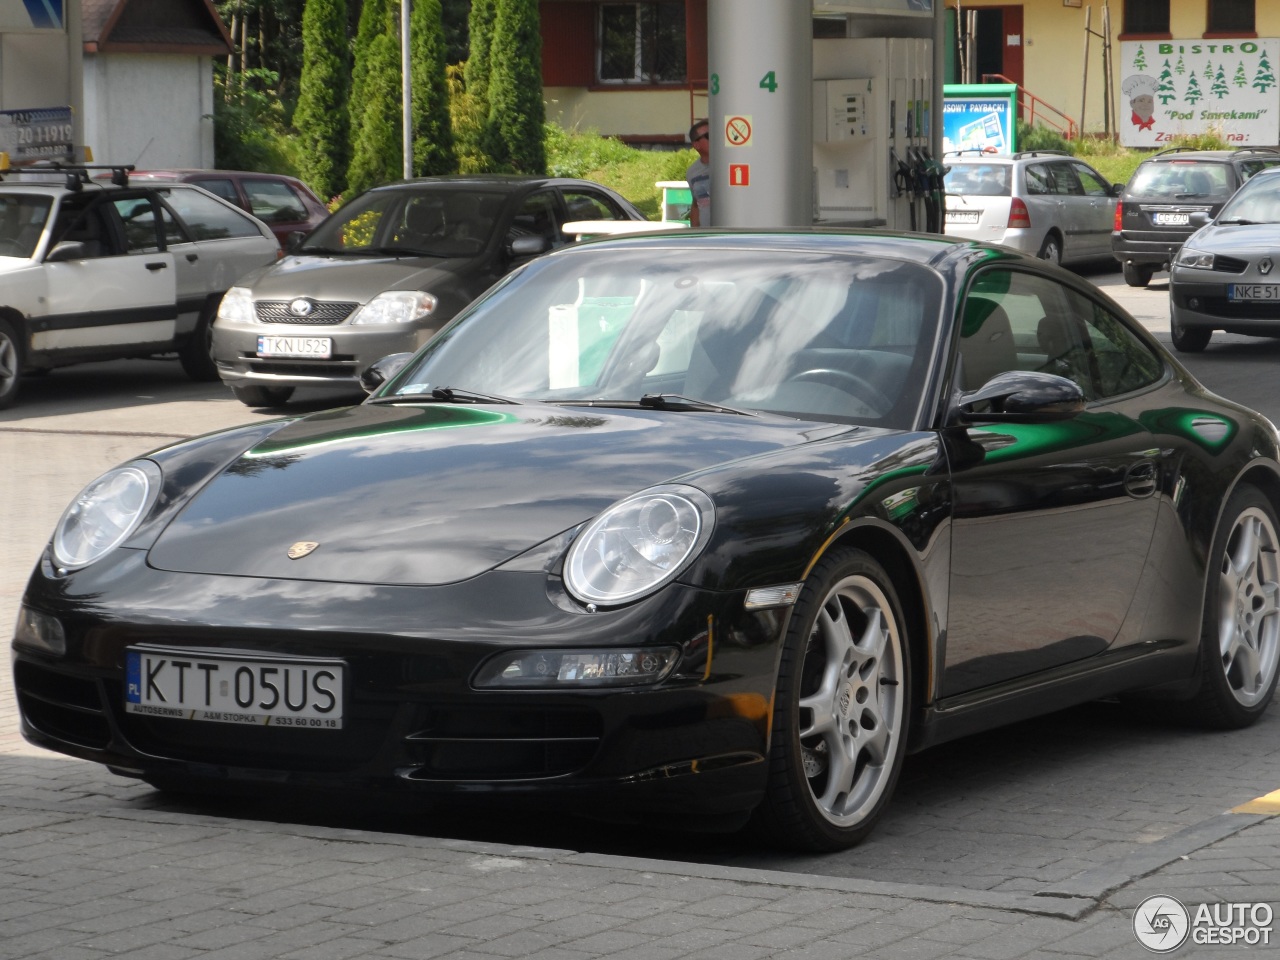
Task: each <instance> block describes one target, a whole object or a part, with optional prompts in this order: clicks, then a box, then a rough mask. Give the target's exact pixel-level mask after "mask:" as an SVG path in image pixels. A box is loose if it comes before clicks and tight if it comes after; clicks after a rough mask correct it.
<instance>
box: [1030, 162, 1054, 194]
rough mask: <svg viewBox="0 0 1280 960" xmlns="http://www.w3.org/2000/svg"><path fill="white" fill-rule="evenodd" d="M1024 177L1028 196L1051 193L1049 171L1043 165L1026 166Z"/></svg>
mask: <svg viewBox="0 0 1280 960" xmlns="http://www.w3.org/2000/svg"><path fill="white" fill-rule="evenodd" d="M1024 175H1025V176H1026V178H1027V193H1028V194H1031V195H1033V196H1041V195H1043V194H1046V193H1052V192H1053V188H1052V187H1051V186H1050V180H1049V169H1048V167H1046V166H1045V165H1044V164H1043V163H1030V164H1027V168H1026V172H1025V174H1024Z"/></svg>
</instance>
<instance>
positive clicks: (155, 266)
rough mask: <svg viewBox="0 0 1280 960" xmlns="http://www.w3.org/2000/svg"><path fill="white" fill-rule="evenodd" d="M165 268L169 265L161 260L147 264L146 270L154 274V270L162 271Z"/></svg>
mask: <svg viewBox="0 0 1280 960" xmlns="http://www.w3.org/2000/svg"><path fill="white" fill-rule="evenodd" d="M167 266H169V265H168V264H167V263H165V262H164V261H163V260H155V261H152V262H151V263H148V264H147V269H148V270H150V271H152V272H155V271H156V270H163V269H164V268H165V267H167Z"/></svg>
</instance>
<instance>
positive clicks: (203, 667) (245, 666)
mask: <svg viewBox="0 0 1280 960" xmlns="http://www.w3.org/2000/svg"><path fill="white" fill-rule="evenodd" d="M343 674H344V664H343V663H342V661H340V660H294V659H288V660H285V659H274V658H267V657H257V656H254V655H252V654H238V655H235V656H230V655H222V654H210V653H206V652H204V651H199V652H196V651H191V650H170V649H165V648H163V647H129V648H128V649H126V650H125V696H124V699H125V704H124V705H125V710H126V711H128V712H129V713H137V714H141V715H144V716H151V717H167V718H171V719H174V720H204V721H207V722H211V723H239V724H252V725H257V726H268V725H270V726H273V727H295V728H302V729H306V730H341V729H342V704H343V690H344V686H343V681H344V676H343Z"/></svg>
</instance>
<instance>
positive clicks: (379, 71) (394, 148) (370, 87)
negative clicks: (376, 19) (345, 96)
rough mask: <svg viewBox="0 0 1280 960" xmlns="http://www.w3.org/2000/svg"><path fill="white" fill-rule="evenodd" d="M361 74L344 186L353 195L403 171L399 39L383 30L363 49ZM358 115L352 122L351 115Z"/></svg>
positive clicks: (395, 177) (387, 180)
mask: <svg viewBox="0 0 1280 960" xmlns="http://www.w3.org/2000/svg"><path fill="white" fill-rule="evenodd" d="M364 63H365V69H364V70H363V72H362V76H361V89H362V91H363V93H362V99H363V103H362V104H360V109H359V111H358V112H357V111H356V109H355V106H356V105H355V104H353V105H352V109H353V112H352V117H353V123H352V135H353V137H354V140H353V143H352V147H351V166H350V168H349V169H348V170H347V189H348V190H349V191H350V192H351V194H352V195H354V194H356V193H359V192H361V191H363V190H368V189H369V188H370V187H376V186H377V185H378V184H380V183H388V182H390V181H392V180H399V179H400V177H401V175H402V174H403V172H404V165H403V159H402V145H401V142H400V130H401V116H400V112H401V111H400V103H401V97H400V39H399V36H398V34H395V35H393V34H392V33H391V32H388V31H384V32H382V33H380V34H378V35H376V36H374V37H373V39H372V40H371V41H370V42H369V44H368V46H367V47H366V48H365V51H364ZM357 116H358V117H359V121H358V122H355V120H354V118H355V117H357Z"/></svg>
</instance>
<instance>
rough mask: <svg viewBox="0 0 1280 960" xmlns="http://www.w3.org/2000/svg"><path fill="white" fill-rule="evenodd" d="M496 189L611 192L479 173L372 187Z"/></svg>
mask: <svg viewBox="0 0 1280 960" xmlns="http://www.w3.org/2000/svg"><path fill="white" fill-rule="evenodd" d="M432 186H438V187H447V188H457V187H468V186H469V187H479V186H482V187H498V188H502V189H505V190H507V191H510V192H512V193H514V192H516V191H518V190H522V189H529V188H534V187H541V186H574V187H594V188H596V189H598V190H604V191H606V192H612V191H610V189H609V188H608V187H606V186H605V185H604V184H602V183H595V182H594V181H591V180H581V179H578V178H576V177H539V176H530V175H526V174H518V173H481V174H461V175H458V176H442V177H414V178H413V179H411V180H397V181H396V182H394V183H384V184H382V185H380V186H377V187H373V188H372V189H373V190H403V189H405V188H412V187H432Z"/></svg>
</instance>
